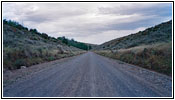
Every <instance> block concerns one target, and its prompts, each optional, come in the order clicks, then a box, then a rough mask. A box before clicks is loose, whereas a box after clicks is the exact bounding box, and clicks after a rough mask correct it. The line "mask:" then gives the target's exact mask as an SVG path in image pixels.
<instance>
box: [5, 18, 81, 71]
mask: <svg viewBox="0 0 175 100" xmlns="http://www.w3.org/2000/svg"><path fill="white" fill-rule="evenodd" d="M81 52H83V50H81V49H78V48H75V47H72V46H68V45H66V44H64V43H62V41H60V40H58V39H56V38H53V37H50V36H48V35H47V34H45V33H42V34H41V33H39V32H37V30H36V29H30V30H28V28H26V27H23V26H22V25H20V24H18V23H17V22H13V21H6V20H4V21H3V66H4V69H18V68H20V67H21V66H27V67H28V66H31V65H33V64H37V63H41V62H44V61H51V60H55V59H58V58H62V57H67V56H72V55H76V54H78V53H81Z"/></svg>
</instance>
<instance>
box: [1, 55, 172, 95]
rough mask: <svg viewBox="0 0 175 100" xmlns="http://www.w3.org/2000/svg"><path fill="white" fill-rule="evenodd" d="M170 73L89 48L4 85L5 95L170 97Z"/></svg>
mask: <svg viewBox="0 0 175 100" xmlns="http://www.w3.org/2000/svg"><path fill="white" fill-rule="evenodd" d="M171 82H172V80H171V78H170V77H168V76H165V75H162V74H159V73H156V72H153V71H149V70H146V69H143V68H139V67H137V66H133V65H129V64H125V63H123V62H120V61H116V60H112V59H109V58H106V57H102V56H99V55H97V54H95V53H92V52H88V53H85V54H82V55H79V56H76V57H74V59H71V60H68V61H66V62H64V63H57V64H54V65H51V66H49V67H48V68H46V69H43V70H41V71H39V72H37V73H35V74H32V75H31V76H30V77H28V78H27V79H25V80H20V81H17V82H15V83H13V84H11V85H9V86H6V87H4V89H3V96H4V97H75V96H79V97H106V96H107V97H162V96H163V97H168V96H171V95H172V90H171V88H172V87H171V85H172V83H171Z"/></svg>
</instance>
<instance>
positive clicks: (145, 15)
mask: <svg viewBox="0 0 175 100" xmlns="http://www.w3.org/2000/svg"><path fill="white" fill-rule="evenodd" d="M12 8H13V9H12ZM3 18H6V19H11V20H15V21H18V22H20V23H23V24H24V25H25V26H27V27H29V28H36V29H37V30H39V31H40V32H44V33H47V34H49V35H50V36H54V37H58V36H66V37H69V38H74V39H75V40H79V41H82V42H89V43H97V44H99V43H103V42H105V41H108V40H111V39H113V38H117V37H121V36H124V35H128V34H130V33H133V32H137V31H139V30H143V29H145V28H147V27H150V26H154V25H155V24H159V23H161V22H163V21H167V20H170V19H171V18H172V5H171V3H3Z"/></svg>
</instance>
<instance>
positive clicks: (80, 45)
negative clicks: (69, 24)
mask: <svg viewBox="0 0 175 100" xmlns="http://www.w3.org/2000/svg"><path fill="white" fill-rule="evenodd" d="M57 39H58V40H61V41H62V42H63V43H65V44H67V45H68V46H74V47H76V48H79V49H83V50H91V49H92V48H94V47H95V46H96V45H95V44H89V43H83V42H78V41H75V40H74V39H71V40H70V39H68V38H66V37H64V36H63V37H58V38H57Z"/></svg>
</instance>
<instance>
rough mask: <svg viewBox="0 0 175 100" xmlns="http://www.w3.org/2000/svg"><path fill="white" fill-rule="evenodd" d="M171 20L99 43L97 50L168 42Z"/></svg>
mask: <svg viewBox="0 0 175 100" xmlns="http://www.w3.org/2000/svg"><path fill="white" fill-rule="evenodd" d="M171 33H172V20H170V21H168V22H165V23H161V24H159V25H156V26H154V27H151V28H148V29H146V30H144V31H140V32H138V33H135V34H131V35H128V36H124V37H121V38H117V39H114V40H111V41H108V42H106V43H103V44H101V45H99V46H98V47H97V48H95V49H97V50H108V49H115V50H116V49H123V48H131V47H135V46H139V45H149V44H154V43H158V42H168V41H171V39H172V34H171Z"/></svg>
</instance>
